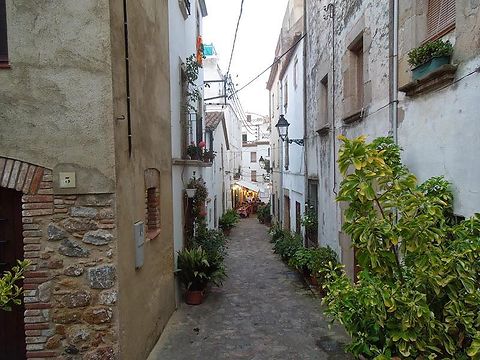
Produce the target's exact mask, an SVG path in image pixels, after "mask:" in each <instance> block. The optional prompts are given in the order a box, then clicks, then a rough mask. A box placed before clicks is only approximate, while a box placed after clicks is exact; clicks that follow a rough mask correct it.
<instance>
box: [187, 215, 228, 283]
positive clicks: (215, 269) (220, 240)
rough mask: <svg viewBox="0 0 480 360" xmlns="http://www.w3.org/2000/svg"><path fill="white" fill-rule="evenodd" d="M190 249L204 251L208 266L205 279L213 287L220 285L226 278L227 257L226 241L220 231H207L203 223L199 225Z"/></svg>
mask: <svg viewBox="0 0 480 360" xmlns="http://www.w3.org/2000/svg"><path fill="white" fill-rule="evenodd" d="M192 248H202V249H203V250H205V253H206V254H207V260H208V263H209V265H210V267H209V269H208V271H207V277H208V278H209V281H212V282H213V283H214V284H215V285H221V283H222V280H223V279H224V278H225V276H226V271H225V266H224V261H225V256H226V255H227V252H226V249H227V240H226V237H225V235H223V233H222V232H221V231H218V230H215V229H208V228H207V227H206V226H205V224H204V223H200V224H199V225H198V226H197V230H196V235H195V238H194V239H193V241H192Z"/></svg>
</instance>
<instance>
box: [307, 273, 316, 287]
mask: <svg viewBox="0 0 480 360" xmlns="http://www.w3.org/2000/svg"><path fill="white" fill-rule="evenodd" d="M308 281H309V282H310V285H313V286H318V280H317V277H316V276H312V275H310V277H309V278H308Z"/></svg>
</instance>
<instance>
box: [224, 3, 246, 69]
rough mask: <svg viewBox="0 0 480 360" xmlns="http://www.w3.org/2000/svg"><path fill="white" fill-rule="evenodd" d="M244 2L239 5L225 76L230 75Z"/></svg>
mask: <svg viewBox="0 0 480 360" xmlns="http://www.w3.org/2000/svg"><path fill="white" fill-rule="evenodd" d="M244 1H245V0H242V2H241V3H240V14H239V15H238V21H237V27H236V29H235V36H234V37H233V44H232V52H231V53H230V61H229V62H228V68H227V75H228V74H230V67H231V65H232V59H233V53H234V51H235V44H236V42H237V35H238V28H239V27H240V20H241V19H242V14H243V3H244Z"/></svg>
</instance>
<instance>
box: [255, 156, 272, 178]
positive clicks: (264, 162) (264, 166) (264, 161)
mask: <svg viewBox="0 0 480 360" xmlns="http://www.w3.org/2000/svg"><path fill="white" fill-rule="evenodd" d="M258 163H259V164H260V168H261V169H263V170H265V171H266V172H267V174H270V171H272V168H271V167H270V160H268V159H264V158H263V156H260V159H259V160H258Z"/></svg>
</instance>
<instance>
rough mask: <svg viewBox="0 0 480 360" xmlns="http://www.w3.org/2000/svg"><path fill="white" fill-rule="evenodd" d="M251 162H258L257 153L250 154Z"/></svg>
mask: <svg viewBox="0 0 480 360" xmlns="http://www.w3.org/2000/svg"><path fill="white" fill-rule="evenodd" d="M250 162H252V163H254V162H257V153H256V152H255V151H252V152H251V153H250Z"/></svg>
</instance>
